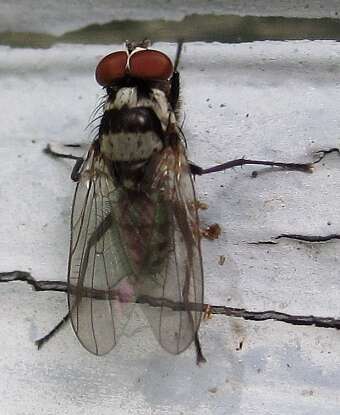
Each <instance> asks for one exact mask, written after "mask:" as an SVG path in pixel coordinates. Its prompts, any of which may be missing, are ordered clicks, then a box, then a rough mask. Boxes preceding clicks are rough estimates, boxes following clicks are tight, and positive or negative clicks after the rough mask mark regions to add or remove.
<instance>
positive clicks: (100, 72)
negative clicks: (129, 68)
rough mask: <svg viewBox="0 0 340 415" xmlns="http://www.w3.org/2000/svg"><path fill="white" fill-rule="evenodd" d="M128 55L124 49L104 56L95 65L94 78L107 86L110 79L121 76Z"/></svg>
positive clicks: (123, 72) (123, 73)
mask: <svg viewBox="0 0 340 415" xmlns="http://www.w3.org/2000/svg"><path fill="white" fill-rule="evenodd" d="M127 59H128V55H127V53H126V52H125V51H120V52H113V53H110V54H109V55H107V56H105V58H103V59H102V60H101V61H100V62H99V63H98V66H97V69H96V80H97V82H98V84H100V85H102V86H108V85H110V84H111V82H112V81H114V80H116V79H119V78H123V76H124V75H125V70H126V63H127Z"/></svg>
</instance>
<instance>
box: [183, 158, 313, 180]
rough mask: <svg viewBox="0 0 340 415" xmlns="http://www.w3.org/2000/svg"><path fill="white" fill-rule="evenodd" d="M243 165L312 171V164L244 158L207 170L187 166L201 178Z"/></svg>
mask: <svg viewBox="0 0 340 415" xmlns="http://www.w3.org/2000/svg"><path fill="white" fill-rule="evenodd" d="M245 164H252V165H260V166H270V167H280V168H282V169H286V170H297V171H301V172H305V173H311V172H312V171H313V163H283V162H277V161H266V160H250V159H245V158H241V159H236V160H231V161H227V162H226V163H222V164H217V165H216V166H212V167H208V168H207V169H203V168H202V167H200V166H197V165H196V164H193V163H190V164H189V166H190V170H191V173H192V174H193V175H194V176H195V175H197V176H202V175H204V174H209V173H216V172H219V171H224V170H227V169H231V168H233V167H238V166H244V165H245Z"/></svg>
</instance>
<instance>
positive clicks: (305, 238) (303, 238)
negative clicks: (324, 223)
mask: <svg viewBox="0 0 340 415" xmlns="http://www.w3.org/2000/svg"><path fill="white" fill-rule="evenodd" d="M282 238H287V239H295V240H296V241H300V242H310V243H321V242H329V241H333V240H335V239H340V234H338V233H331V234H329V235H299V234H294V233H282V234H281V235H278V236H275V237H273V238H272V239H269V240H266V241H257V242H248V244H249V245H270V244H273V245H275V244H277V243H278V242H275V241H278V240H279V239H282Z"/></svg>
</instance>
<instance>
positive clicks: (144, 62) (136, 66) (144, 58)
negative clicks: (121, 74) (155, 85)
mask: <svg viewBox="0 0 340 415" xmlns="http://www.w3.org/2000/svg"><path fill="white" fill-rule="evenodd" d="M129 67H130V75H131V76H134V77H136V78H141V79H159V80H166V79H169V78H170V76H171V75H172V72H173V66H172V62H171V60H170V59H169V58H168V56H167V55H165V54H164V53H162V52H159V51H158V50H150V49H147V50H139V51H137V52H135V53H132V55H130V59H129Z"/></svg>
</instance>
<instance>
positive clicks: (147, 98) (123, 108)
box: [99, 86, 176, 161]
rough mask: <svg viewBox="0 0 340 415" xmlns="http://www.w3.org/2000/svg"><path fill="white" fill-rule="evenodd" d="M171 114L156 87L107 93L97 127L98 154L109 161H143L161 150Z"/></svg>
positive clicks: (163, 95) (121, 89)
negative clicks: (99, 152) (100, 153)
mask: <svg viewBox="0 0 340 415" xmlns="http://www.w3.org/2000/svg"><path fill="white" fill-rule="evenodd" d="M175 123H176V119H175V115H174V112H173V111H172V108H171V106H170V104H169V102H168V100H167V97H166V94H165V93H164V92H163V91H162V90H160V89H156V88H150V89H148V90H145V91H142V92H141V91H140V90H139V88H138V87H136V86H132V87H122V88H120V89H118V90H117V91H116V92H114V93H111V94H109V96H108V99H107V102H106V104H105V107H104V113H103V116H102V119H101V123H100V128H99V139H100V151H101V152H102V153H103V154H104V155H105V156H106V157H107V158H108V159H110V160H112V161H136V160H147V159H149V158H150V157H151V155H152V154H153V153H154V152H159V151H161V150H162V149H163V147H164V138H165V134H166V131H167V130H168V128H169V124H175Z"/></svg>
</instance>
